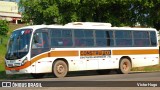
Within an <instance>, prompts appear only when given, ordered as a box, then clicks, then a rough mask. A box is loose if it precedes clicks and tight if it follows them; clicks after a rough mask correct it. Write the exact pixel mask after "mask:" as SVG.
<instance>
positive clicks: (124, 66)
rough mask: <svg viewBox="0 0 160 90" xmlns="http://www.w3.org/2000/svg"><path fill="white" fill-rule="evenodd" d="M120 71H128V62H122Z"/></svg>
mask: <svg viewBox="0 0 160 90" xmlns="http://www.w3.org/2000/svg"><path fill="white" fill-rule="evenodd" d="M122 69H123V70H124V71H128V69H129V65H128V62H124V63H123V65H122Z"/></svg>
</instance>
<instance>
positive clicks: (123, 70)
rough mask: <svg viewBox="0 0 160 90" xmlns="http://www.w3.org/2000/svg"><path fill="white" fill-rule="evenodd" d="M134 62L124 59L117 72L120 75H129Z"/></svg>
mask: <svg viewBox="0 0 160 90" xmlns="http://www.w3.org/2000/svg"><path fill="white" fill-rule="evenodd" d="M131 68H132V62H131V59H130V58H129V57H122V58H121V59H120V62H119V69H118V70H117V72H118V73H119V74H128V73H129V72H130V71H131Z"/></svg>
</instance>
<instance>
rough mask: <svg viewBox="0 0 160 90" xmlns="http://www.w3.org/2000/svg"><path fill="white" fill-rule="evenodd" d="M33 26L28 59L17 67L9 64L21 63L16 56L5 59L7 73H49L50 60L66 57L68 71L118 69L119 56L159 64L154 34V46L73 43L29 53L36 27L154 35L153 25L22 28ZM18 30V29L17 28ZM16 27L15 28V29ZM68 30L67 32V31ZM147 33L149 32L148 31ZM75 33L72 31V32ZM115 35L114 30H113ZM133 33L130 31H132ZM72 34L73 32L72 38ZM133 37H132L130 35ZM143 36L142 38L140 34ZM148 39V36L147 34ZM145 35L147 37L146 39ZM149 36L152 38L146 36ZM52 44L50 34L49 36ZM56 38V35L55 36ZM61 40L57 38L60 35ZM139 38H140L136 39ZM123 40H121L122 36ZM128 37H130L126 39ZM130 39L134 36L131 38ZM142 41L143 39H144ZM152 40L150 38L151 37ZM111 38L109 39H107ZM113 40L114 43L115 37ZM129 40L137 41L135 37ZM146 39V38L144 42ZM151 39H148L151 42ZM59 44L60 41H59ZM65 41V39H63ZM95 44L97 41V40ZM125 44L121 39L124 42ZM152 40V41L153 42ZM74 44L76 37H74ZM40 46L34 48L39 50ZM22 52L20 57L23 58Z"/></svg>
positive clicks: (139, 63) (135, 63)
mask: <svg viewBox="0 0 160 90" xmlns="http://www.w3.org/2000/svg"><path fill="white" fill-rule="evenodd" d="M28 28H29V29H33V31H32V35H31V40H30V49H29V51H28V54H27V55H26V57H27V59H28V60H27V62H26V63H25V64H24V65H22V66H19V67H8V65H9V64H15V63H21V62H22V61H21V62H19V59H16V60H7V59H6V60H5V62H6V73H7V74H23V73H51V72H52V70H53V64H54V62H55V60H61V59H63V60H66V61H67V62H68V71H84V70H99V69H119V63H120V60H121V59H122V58H124V57H125V58H126V57H127V58H129V59H130V61H131V64H132V67H142V66H151V65H157V64H159V45H158V39H157V37H156V43H157V44H156V46H115V45H114V46H99V47H98V46H93V47H86V46H82V47H81V46H77V47H76V46H74V47H65V46H64V47H62V48H61V47H51V45H50V46H49V47H48V48H49V49H47V50H48V51H47V50H46V51H44V52H42V53H39V54H38V55H35V56H33V57H32V55H31V54H32V42H33V38H34V33H35V32H36V30H39V29H43V28H44V30H43V31H45V30H46V31H47V32H48V33H49V36H51V33H50V32H49V31H51V30H50V29H53V30H56V29H62V30H65V29H67V30H72V34H73V33H74V31H76V30H80V29H82V30H97V31H98V30H101V31H105V30H106V31H113V33H115V31H124V30H126V31H127V30H128V31H131V32H132V33H133V31H145V30H146V31H148V33H150V34H151V32H155V33H156V36H157V31H156V30H155V29H152V28H151V29H148V28H118V27H96V26H94V27H92V26H89V27H81V26H78V27H74V26H53V25H49V26H47V25H39V26H29V27H25V28H21V29H28ZM17 30H18V29H17ZM15 31H16V30H15ZM67 33H68V32H67ZM150 34H148V35H150ZM73 35H74V34H73ZM113 35H114V34H113ZM132 36H133V35H132ZM149 37H151V36H149ZM95 38H96V37H95V31H94V43H96V40H97V38H96V39H95ZM73 39H75V37H73V36H72V40H73ZM132 39H134V38H133V37H132ZM142 39H143V38H142ZM147 39H148V38H147ZM147 39H146V40H147ZM149 39H152V38H149ZM48 40H50V42H49V44H51V37H49V38H48ZM53 40H54V39H53ZM56 40H58V39H56ZM59 40H60V39H59ZM138 40H141V39H139V38H138V39H137V41H138ZM122 41H123V40H122ZM128 41H129V40H128ZM132 41H133V40H132ZM144 41H145V40H144ZM150 41H151V40H150ZM110 42H111V41H110ZM114 43H115V44H117V43H118V42H116V39H115V37H114ZM132 43H134V44H135V43H136V40H135V41H133V42H132ZM145 43H147V42H145ZM151 43H152V42H150V44H151ZM58 44H63V42H62V41H60V42H58ZM64 44H65V43H64ZM96 44H98V43H96ZM123 44H124V43H123ZM153 44H154V43H153ZM73 45H76V44H75V41H73ZM38 50H39V49H37V51H38ZM26 57H25V56H24V57H23V58H22V59H24V58H26Z"/></svg>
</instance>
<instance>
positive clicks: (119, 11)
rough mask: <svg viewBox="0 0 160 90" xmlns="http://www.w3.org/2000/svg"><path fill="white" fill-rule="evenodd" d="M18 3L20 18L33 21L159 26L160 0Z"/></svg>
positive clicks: (24, 0)
mask: <svg viewBox="0 0 160 90" xmlns="http://www.w3.org/2000/svg"><path fill="white" fill-rule="evenodd" d="M20 6H21V8H24V12H23V19H24V20H25V21H27V22H29V21H30V20H33V22H34V24H55V23H58V24H65V23H68V22H73V21H84V22H86V21H93V22H109V23H112V25H113V26H126V25H127V26H135V24H136V23H140V24H141V25H142V26H147V27H155V28H157V29H160V7H159V6H160V0H20Z"/></svg>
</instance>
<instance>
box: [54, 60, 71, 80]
mask: <svg viewBox="0 0 160 90" xmlns="http://www.w3.org/2000/svg"><path fill="white" fill-rule="evenodd" d="M52 72H53V74H54V76H55V77H57V78H63V77H65V76H66V75H67V72H68V66H67V64H66V63H65V62H64V61H63V60H57V61H55V63H53V67H52Z"/></svg>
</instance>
